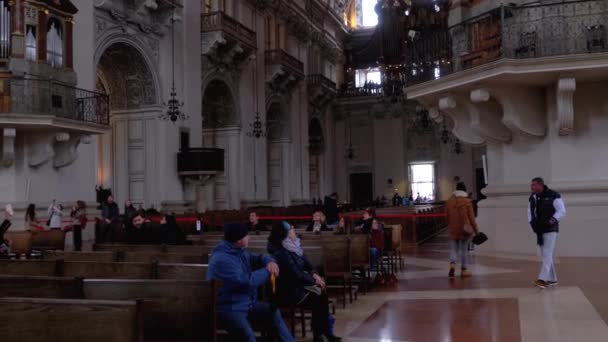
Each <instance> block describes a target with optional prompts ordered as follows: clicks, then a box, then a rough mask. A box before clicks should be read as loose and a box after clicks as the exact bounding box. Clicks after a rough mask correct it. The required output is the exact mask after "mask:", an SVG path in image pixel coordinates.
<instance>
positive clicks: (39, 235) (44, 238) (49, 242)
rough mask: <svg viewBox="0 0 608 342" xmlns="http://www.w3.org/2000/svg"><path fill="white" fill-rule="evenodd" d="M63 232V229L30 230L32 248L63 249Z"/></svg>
mask: <svg viewBox="0 0 608 342" xmlns="http://www.w3.org/2000/svg"><path fill="white" fill-rule="evenodd" d="M64 248H65V232H64V231H63V230H44V231H40V232H39V231H32V249H34V250H39V251H44V250H64Z"/></svg>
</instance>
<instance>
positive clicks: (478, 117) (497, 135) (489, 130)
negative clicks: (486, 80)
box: [467, 89, 511, 143]
mask: <svg viewBox="0 0 608 342" xmlns="http://www.w3.org/2000/svg"><path fill="white" fill-rule="evenodd" d="M469 98H470V100H471V103H469V104H467V107H468V108H469V114H470V116H471V128H473V129H474V130H475V131H476V132H477V133H479V134H480V135H482V136H484V137H486V138H488V139H492V140H495V141H499V142H503V143H508V142H510V141H511V131H509V129H508V128H507V127H506V126H505V125H503V124H502V122H501V118H502V107H501V106H500V104H499V103H498V102H496V101H495V100H494V99H491V98H490V92H489V91H488V90H486V89H474V90H472V91H471V93H470V95H469Z"/></svg>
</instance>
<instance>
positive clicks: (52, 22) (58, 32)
mask: <svg viewBox="0 0 608 342" xmlns="http://www.w3.org/2000/svg"><path fill="white" fill-rule="evenodd" d="M46 61H47V63H49V64H50V65H51V66H52V67H54V68H61V67H63V28H62V27H61V22H59V20H57V19H55V18H51V19H49V24H48V30H47V32H46Z"/></svg>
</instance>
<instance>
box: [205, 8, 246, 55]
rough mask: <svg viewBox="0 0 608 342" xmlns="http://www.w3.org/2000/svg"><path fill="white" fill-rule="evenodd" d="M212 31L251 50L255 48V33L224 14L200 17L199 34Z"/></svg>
mask: <svg viewBox="0 0 608 342" xmlns="http://www.w3.org/2000/svg"><path fill="white" fill-rule="evenodd" d="M213 31H222V32H224V33H226V34H228V35H229V36H231V37H232V39H235V40H237V41H240V42H242V43H244V44H245V45H247V46H249V47H251V48H255V47H256V46H257V41H256V35H255V32H254V31H252V30H250V29H249V28H247V27H246V26H245V25H243V24H241V23H239V22H238V21H237V20H235V19H233V18H231V17H230V16H229V15H227V14H226V13H224V12H213V13H206V14H203V15H202V17H201V32H203V33H204V32H213Z"/></svg>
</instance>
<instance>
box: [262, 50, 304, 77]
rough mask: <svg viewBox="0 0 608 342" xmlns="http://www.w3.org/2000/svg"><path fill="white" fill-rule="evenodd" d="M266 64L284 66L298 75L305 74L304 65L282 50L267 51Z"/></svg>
mask: <svg viewBox="0 0 608 342" xmlns="http://www.w3.org/2000/svg"><path fill="white" fill-rule="evenodd" d="M265 64H266V65H283V66H285V67H287V68H288V69H290V70H291V71H292V72H294V73H296V74H300V75H303V74H304V63H302V62H300V61H299V60H298V59H297V58H295V57H293V56H292V55H290V54H288V53H287V52H285V51H283V50H282V49H277V50H267V51H266V52H265Z"/></svg>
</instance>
